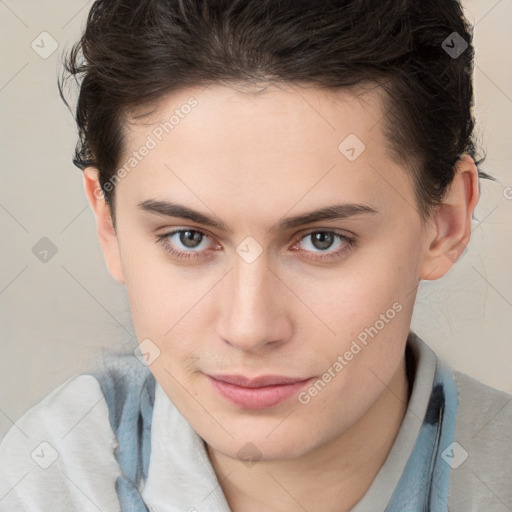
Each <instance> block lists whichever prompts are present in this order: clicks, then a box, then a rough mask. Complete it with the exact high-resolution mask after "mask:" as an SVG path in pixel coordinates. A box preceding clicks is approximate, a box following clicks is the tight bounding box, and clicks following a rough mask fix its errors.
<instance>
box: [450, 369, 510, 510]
mask: <svg viewBox="0 0 512 512" xmlns="http://www.w3.org/2000/svg"><path fill="white" fill-rule="evenodd" d="M454 375H455V380H456V383H457V388H458V393H459V409H458V413H457V420H456V426H455V439H454V441H455V443H456V445H455V447H454V452H453V453H454V454H455V460H454V463H453V466H452V471H451V477H450V482H451V483H450V485H451V494H452V496H453V501H452V508H451V509H450V510H453V511H454V512H457V511H459V510H460V511H464V512H468V511H469V512H471V511H473V510H474V511H476V510H501V509H500V508H499V507H500V506H501V507H503V506H504V505H505V507H504V508H503V510H508V509H510V507H512V396H511V395H509V394H507V393H505V392H503V391H500V390H498V389H495V388H493V387H491V386H488V385H486V384H484V383H482V382H480V381H478V380H476V379H474V378H473V377H470V376H469V375H466V374H464V373H462V372H457V371H455V372H454ZM493 507H494V508H493ZM496 507H498V508H496ZM506 507H508V508H506Z"/></svg>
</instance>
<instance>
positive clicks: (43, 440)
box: [0, 371, 122, 512]
mask: <svg viewBox="0 0 512 512" xmlns="http://www.w3.org/2000/svg"><path fill="white" fill-rule="evenodd" d="M120 373H122V372H119V371H118V372H115V371H114V372H112V371H107V372H102V375H106V376H110V378H116V376H117V378H118V379H119V378H121V377H120V376H119V375H120ZM101 380H102V379H99V378H97V377H96V376H94V375H78V376H75V377H73V378H71V379H69V380H67V381H66V382H64V383H63V384H61V385H60V386H59V387H57V388H56V389H54V390H53V391H52V392H51V393H50V394H48V395H47V396H46V397H45V398H44V399H43V400H41V401H40V402H39V403H38V404H37V405H35V406H34V407H32V408H31V409H29V410H28V411H27V412H26V413H25V414H24V415H23V416H22V417H21V418H20V419H19V420H18V421H16V423H15V424H14V425H13V426H12V427H11V429H10V430H9V431H8V433H7V435H6V436H5V438H4V439H3V440H2V443H1V444H0V510H1V511H4V510H5V511H10V510H23V511H25V510H26V511H40V510H67V511H75V510H76V511H78V510H80V511H89V510H91V511H92V510H95V511H97V510H98V509H100V510H103V511H105V512H107V511H111V510H112V511H113V510H118V509H119V502H118V499H117V494H116V492H115V480H116V478H117V476H118V475H119V472H120V471H119V465H118V463H117V461H116V458H115V455H114V451H115V449H116V448H117V439H116V436H115V434H114V432H113V430H112V427H111V424H110V421H109V407H108V404H107V402H106V400H105V395H104V392H103V389H102V385H101V383H100V381H101ZM103 380H104V379H103Z"/></svg>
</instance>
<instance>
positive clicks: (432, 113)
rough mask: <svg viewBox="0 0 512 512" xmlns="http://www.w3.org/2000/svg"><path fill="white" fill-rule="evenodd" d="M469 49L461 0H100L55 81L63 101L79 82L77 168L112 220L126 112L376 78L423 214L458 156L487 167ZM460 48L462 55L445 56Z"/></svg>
mask: <svg viewBox="0 0 512 512" xmlns="http://www.w3.org/2000/svg"><path fill="white" fill-rule="evenodd" d="M454 32H456V33H457V34H456V35H454ZM450 37H451V39H450ZM454 37H455V38H454ZM471 42H472V29H471V27H470V26H469V24H468V22H467V20H466V19H465V17H464V15H463V11H462V7H461V5H460V4H459V2H458V1H457V0H375V1H370V0H96V2H95V3H94V4H93V6H92V8H91V11H90V12H89V16H88V19H87V26H86V28H85V31H84V34H83V36H82V37H81V39H80V41H79V42H78V43H76V44H75V45H74V46H73V47H72V49H71V51H70V52H69V54H67V56H66V59H65V61H64V71H63V73H62V75H61V76H60V78H59V91H60V94H61V97H62V98H63V100H64V101H65V102H66V100H65V98H64V95H63V88H64V83H65V81H66V80H67V78H69V77H70V76H74V77H75V79H76V80H77V82H79V83H80V82H81V83H80V91H79V97H78V103H77V107H76V122H77V125H78V130H79V141H78V144H77V147H76V149H75V154H74V158H73V163H74V164H75V165H76V166H78V167H79V168H81V169H83V168H85V167H87V166H89V165H92V166H95V167H97V168H98V169H99V173H100V174H99V181H100V186H101V188H102V190H103V192H104V197H105V200H106V202H107V204H109V206H110V210H111V213H112V216H113V218H114V222H115V217H114V192H115V190H112V189H107V187H105V184H106V183H107V182H108V181H109V180H110V179H111V178H112V176H113V175H114V174H115V172H116V168H117V166H118V165H119V160H120V156H121V153H122V151H123V136H122V127H123V122H124V121H125V120H126V114H127V113H128V112H130V111H133V109H137V108H140V107H144V106H148V105H151V104H152V103H153V102H155V101H158V100H159V99H160V98H162V97H163V96H164V95H166V94H167V93H169V92H172V91H174V90H178V89H182V88H186V87H187V86H197V85H205V86H206V85H209V84H211V83H220V84H224V85H226V84H227V85H230V84H231V85H233V84H236V83H248V84H257V83H279V82H281V83H295V84H305V85H308V84H311V85H313V86H317V87H319V88H325V89H329V90H331V89H332V90H335V89H337V88H349V90H355V88H357V86H359V85H364V84H372V83H373V84H376V85H379V86H381V87H382V88H383V89H384V90H385V92H386V94H384V98H385V109H386V111H387V113H386V116H385V122H384V125H385V133H386V136H387V137H388V140H389V142H390V149H391V151H392V153H393V155H394V156H395V159H396V160H397V161H398V162H399V163H402V164H405V165H406V166H408V168H409V169H410V171H411V173H412V179H413V183H414V188H415V194H416V199H417V205H418V210H419V213H420V215H421V216H422V218H423V219H426V218H428V217H429V216H430V215H431V213H432V208H433V207H435V206H437V205H438V204H439V203H440V201H441V199H442V197H443V195H444V193H445V192H446V190H447V189H448V186H449V185H450V184H451V182H452V180H453V177H454V171H455V169H454V165H455V163H456V162H457V160H458V159H459V157H460V156H461V155H462V154H463V153H468V154H469V155H470V156H471V157H472V158H473V159H474V160H475V162H476V164H477V166H478V165H479V164H480V163H481V162H482V160H483V158H482V159H480V160H477V159H476V155H475V152H476V147H475V140H474V133H473V132H474V118H473V113H472V107H473V84H472V73H473V54H474V50H473V46H472V44H471ZM456 43H457V45H458V46H457V47H456V46H455V44H456ZM466 44H467V48H466V49H465V50H464V51H462V53H460V55H456V54H455V55H454V54H453V52H451V53H450V52H449V51H448V50H450V48H456V49H459V48H460V49H463V48H464V46H465V45H466ZM66 104H67V102H66ZM68 106H69V105H68ZM479 177H480V178H489V179H494V178H492V177H491V176H489V175H488V174H486V173H484V172H482V171H480V170H479Z"/></svg>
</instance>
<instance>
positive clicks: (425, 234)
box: [107, 85, 431, 460]
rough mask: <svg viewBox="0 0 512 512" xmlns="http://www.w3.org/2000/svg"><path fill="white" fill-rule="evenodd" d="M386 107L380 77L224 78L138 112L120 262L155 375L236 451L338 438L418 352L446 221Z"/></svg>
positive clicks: (121, 193) (293, 453) (189, 413)
mask: <svg viewBox="0 0 512 512" xmlns="http://www.w3.org/2000/svg"><path fill="white" fill-rule="evenodd" d="M191 98H193V100H191ZM187 104H188V105H189V106H190V108H189V107H185V105H187ZM383 112H384V110H383V107H382V103H381V97H380V96H379V93H378V91H376V90H373V91H370V92H366V93H365V94H361V95H359V96H356V95H355V94H353V93H352V94H349V93H347V92H344V91H336V92H325V91H324V92H322V91H319V90H315V89H311V88H309V89H306V88H298V87H297V86H293V87H292V86H282V87H279V88H278V87H275V86H269V87H268V88H267V89H265V90H264V91H263V92H259V93H257V94H256V93H254V92H251V91H249V90H245V91H244V90H238V89H234V88H228V87H224V86H220V85H218V86H210V87H208V88H206V89H204V90H203V89H201V88H190V89H187V90H182V91H180V92H178V93H173V94H172V95H170V96H168V97H166V98H165V99H164V100H162V102H161V103H160V104H159V106H158V108H157V109H156V110H155V111H153V112H152V113H151V115H149V116H147V117H144V118H139V119H138V120H133V121H132V123H131V124H128V125H127V127H126V134H125V135H126V151H125V153H124V155H123V158H122V161H121V164H120V165H119V167H122V166H123V165H125V164H126V167H125V169H126V170H127V171H126V172H125V173H123V174H124V175H125V176H124V177H123V178H122V179H121V180H120V181H119V182H118V183H117V187H116V219H117V231H116V236H117V238H116V242H115V243H116V245H117V250H118V252H116V251H115V250H113V249H112V250H110V253H109V254H107V258H109V259H110V268H111V269H112V268H113V267H115V266H116V265H118V267H119V273H118V275H119V276H121V277H120V280H122V281H124V283H125V285H126V289H127V293H128V298H129V303H130V309H131V313H132V317H133V322H134V326H135V329H136V333H137V336H138V338H139V340H140V341H142V340H145V341H144V342H143V343H144V344H145V345H144V347H145V351H146V352H148V353H149V354H150V355H149V360H148V362H150V369H151V371H152V372H153V374H154V375H155V378H156V379H157V381H158V382H159V384H160V385H161V386H162V388H163V389H164V390H165V392H166V393H167V394H168V396H169V397H170V399H171V400H172V402H173V403H174V404H175V405H176V406H177V408H178V409H179V410H180V411H181V413H182V414H183V416H184V417H185V418H186V419H187V420H188V421H189V423H190V424H191V425H192V427H193V428H194V429H195V430H196V431H197V432H198V433H199V435H200V436H201V437H202V438H203V439H204V440H205V441H206V442H207V443H208V445H210V446H211V447H213V448H214V449H215V450H218V451H220V452H222V453H223V454H225V455H228V456H230V457H235V458H236V457H240V456H243V450H242V452H241V451H240V450H241V449H242V448H243V447H244V446H245V447H247V446H249V445H247V443H252V445H254V446H255V447H257V450H258V452H259V454H260V455H261V457H263V458H264V459H267V460H272V459H289V458H292V457H298V456H301V455H303V454H305V453H307V452H309V451H311V450H313V449H315V448H316V447H318V446H320V445H322V444H324V443H327V442H329V441H331V440H333V439H335V438H336V437H337V436H340V435H341V434H343V432H345V431H346V430H347V429H349V427H351V426H352V425H353V424H354V423H355V422H356V421H357V420H358V419H359V418H361V417H362V415H364V414H365V412H366V411H368V410H369V409H370V408H371V406H372V404H374V403H375V401H376V400H377V398H378V397H379V395H380V394H381V393H382V391H383V386H385V385H387V384H388V383H390V382H391V380H392V378H393V376H394V375H396V372H397V371H398V369H399V367H400V364H401V363H402V360H403V351H404V347H405V342H406V338H407V334H408V332H409V327H410V321H411V316H412V310H413V304H414V299H415V295H416V293H415V292H416V287H417V285H418V281H419V279H420V278H421V277H422V272H423V271H424V267H423V264H424V254H425V251H426V248H427V246H428V243H429V236H430V235H431V231H430V230H429V229H426V228H425V226H423V225H422V221H421V219H420V217H419V214H418V212H417V210H416V208H415V205H416V200H415V197H414V193H413V186H412V182H411V180H410V179H409V177H408V171H407V169H404V168H403V167H401V166H400V165H399V164H398V163H396V162H395V161H394V160H393V159H392V155H391V154H390V151H389V149H388V142H387V140H386V139H385V137H384V135H383V133H382V129H383V126H382V122H383ZM173 115H174V118H172V116H173ZM170 119H171V121H170V124H169V120H170ZM166 122H167V125H165V123H166ZM171 125H172V128H171ZM163 127H165V128H163ZM143 147H146V148H148V149H147V150H144V149H142V148H143ZM130 158H134V159H135V160H136V161H135V160H130ZM130 162H131V163H130ZM132 164H133V165H132ZM171 203H172V204H171ZM180 208H181V210H180ZM184 208H186V209H188V210H187V211H188V212H189V213H190V212H196V213H192V214H190V215H189V214H188V213H184V210H183V209H184ZM326 209H327V210H326ZM318 210H323V213H317V214H312V215H310V216H309V215H308V214H310V213H311V212H317V211H318ZM208 219H210V220H208ZM107 252H108V251H107ZM116 259H117V260H118V261H114V260H116ZM113 261H114V262H113ZM143 351H144V350H143ZM212 376H213V377H216V378H217V379H218V380H216V379H214V378H212ZM222 376H224V377H222ZM225 376H243V377H245V378H246V379H249V380H250V379H255V378H259V377H262V376H267V377H268V376H274V377H275V376H280V377H286V378H290V379H291V380H292V381H293V382H294V383H292V384H288V385H277V384H276V381H275V380H273V381H272V380H270V381H268V380H267V381H260V382H258V381H252V382H250V381H245V382H242V381H238V382H236V381H232V382H231V383H227V382H225V381H224V382H219V381H220V380H222V379H226V380H230V379H229V378H228V377H225ZM272 382H273V383H274V384H275V385H274V386H271V385H270V384H272ZM237 383H238V384H239V385H236V384H237ZM240 384H245V386H243V387H241V386H240ZM263 384H267V385H268V386H267V387H266V388H265V387H262V385H263ZM251 385H252V386H257V387H256V388H253V389H247V387H248V386H251ZM252 445H250V446H252ZM246 449H247V448H246ZM251 449H254V448H251Z"/></svg>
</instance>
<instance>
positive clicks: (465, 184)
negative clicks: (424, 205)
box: [420, 154, 479, 280]
mask: <svg viewBox="0 0 512 512" xmlns="http://www.w3.org/2000/svg"><path fill="white" fill-rule="evenodd" d="M478 198H479V188H478V169H477V167H476V165H475V162H474V160H473V159H472V158H471V157H470V156H469V155H467V154H465V155H463V156H461V158H460V159H459V160H458V161H457V163H456V164H455V176H454V178H453V182H452V183H451V185H450V187H449V189H448V190H447V192H446V194H445V196H444V198H443V200H442V203H441V205H440V206H439V208H438V210H437V211H436V213H435V215H434V218H433V219H432V221H433V222H430V224H431V225H433V226H434V227H435V229H433V230H432V232H433V236H432V237H431V240H430V244H429V246H428V247H427V250H426V252H425V255H424V260H423V262H422V266H421V275H420V279H425V280H435V279H439V278H440V277H442V276H444V275H445V274H446V273H447V272H448V271H449V270H450V269H451V268H452V266H453V265H454V263H455V262H456V261H457V259H458V258H459V257H460V255H461V254H462V253H463V252H464V250H465V249H466V247H467V245H468V243H469V239H470V237H471V219H472V217H473V211H474V209H475V206H476V204H477V202H478Z"/></svg>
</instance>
